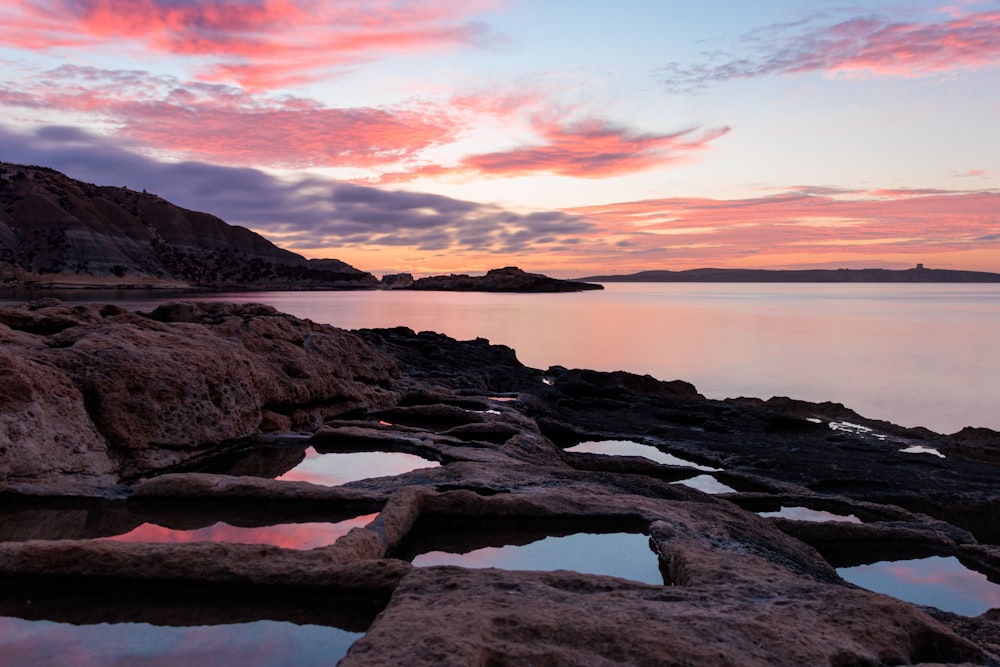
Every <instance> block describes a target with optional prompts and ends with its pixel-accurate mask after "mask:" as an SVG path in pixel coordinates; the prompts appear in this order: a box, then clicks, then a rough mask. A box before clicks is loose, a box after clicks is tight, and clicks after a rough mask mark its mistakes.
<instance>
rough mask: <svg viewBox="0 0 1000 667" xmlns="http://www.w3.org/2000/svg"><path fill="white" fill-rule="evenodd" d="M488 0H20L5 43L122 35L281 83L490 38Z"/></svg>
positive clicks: (113, 39) (209, 69)
mask: <svg viewBox="0 0 1000 667" xmlns="http://www.w3.org/2000/svg"><path fill="white" fill-rule="evenodd" d="M483 6H484V3H483V2H466V3H448V2H443V1H432V2H420V3H410V2H401V1H399V0H371V1H370V2H365V3H317V2H310V1H309V0H250V1H246V0H244V1H240V0H219V1H216V2H176V1H172V0H115V1H114V2H112V1H111V0H14V2H13V3H12V4H11V5H9V6H8V7H7V8H6V9H5V10H3V11H4V12H5V14H6V16H4V20H5V22H7V23H8V25H15V26H17V28H16V29H13V30H9V31H8V34H7V35H6V40H5V41H6V43H5V46H8V47H13V48H25V49H32V50H44V49H53V48H56V49H58V48H64V47H77V48H79V47H81V46H88V45H89V46H93V45H108V46H112V47H115V48H118V49H120V48H121V47H122V45H123V44H122V42H123V40H126V41H127V43H128V44H129V45H131V46H133V47H138V48H140V49H145V50H148V51H150V52H152V53H167V54H174V55H181V56H203V57H208V58H209V61H208V62H207V63H205V62H203V61H201V62H199V66H200V67H201V66H203V67H204V68H205V69H203V70H202V71H201V76H202V78H203V79H204V80H211V81H220V80H227V81H237V82H239V83H240V84H241V85H243V86H245V87H247V88H256V89H259V88H268V87H272V86H280V85H283V84H285V83H287V82H289V81H295V80H302V79H305V78H310V77H313V76H316V75H317V74H318V73H319V72H320V71H322V70H325V69H328V68H330V67H337V66H341V65H343V64H345V63H352V62H356V61H358V60H360V59H364V58H370V57H374V56H377V55H380V54H385V53H391V52H397V53H413V52H415V51H425V50H432V49H440V48H453V47H456V46H461V45H466V44H471V43H477V42H480V41H488V40H490V39H491V38H490V37H489V36H488V35H487V34H486V33H485V31H484V29H483V28H482V27H481V26H479V25H478V24H476V23H473V22H471V21H470V20H469V17H470V16H471V15H472V13H473V12H475V11H478V10H480V9H482V8H483Z"/></svg>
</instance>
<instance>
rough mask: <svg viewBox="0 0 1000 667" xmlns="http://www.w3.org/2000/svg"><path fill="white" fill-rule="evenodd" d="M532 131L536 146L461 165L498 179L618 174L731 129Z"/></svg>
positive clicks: (581, 126)
mask: <svg viewBox="0 0 1000 667" xmlns="http://www.w3.org/2000/svg"><path fill="white" fill-rule="evenodd" d="M535 131H536V132H537V133H538V135H539V137H540V139H541V143H539V144H538V145H533V146H523V147H518V148H514V149H511V150H506V151H498V152H494V153H486V154H483V155H474V156H471V157H469V158H466V159H465V160H464V161H463V162H462V167H463V168H466V169H472V170H475V171H478V172H480V173H484V174H491V175H502V176H518V175H523V174H529V173H534V172H548V173H553V174H559V175H562V176H577V177H584V178H601V177H607V176H620V175H623V174H630V173H634V172H637V171H641V170H644V169H648V168H650V167H652V166H659V165H663V164H666V163H668V162H672V161H677V160H681V159H683V158H685V157H687V156H689V155H690V154H691V153H694V152H696V151H699V150H701V149H703V148H705V147H706V146H707V145H708V144H709V143H711V142H712V141H713V140H715V139H717V138H719V137H721V136H722V135H724V134H726V133H727V132H729V128H728V127H722V128H715V129H709V130H701V129H697V128H695V129H685V130H681V131H679V132H674V133H670V134H654V133H645V132H637V131H634V130H631V129H629V128H624V127H619V126H615V125H611V124H609V123H606V122H603V121H600V120H587V121H582V122H576V123H571V124H568V125H563V124H560V123H558V122H554V121H552V120H549V119H541V118H539V119H536V122H535Z"/></svg>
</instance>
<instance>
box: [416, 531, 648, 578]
mask: <svg viewBox="0 0 1000 667" xmlns="http://www.w3.org/2000/svg"><path fill="white" fill-rule="evenodd" d="M413 564H414V565H417V566H429V565H459V566H461V567H469V568H485V567H495V568H500V569H504V570H536V571H537V570H542V571H545V570H573V571H575V572H580V573H583V574H602V575H607V576H612V577H620V578H622V579H631V580H633V581H640V582H643V583H647V584H655V585H662V584H663V575H662V574H661V573H660V568H659V558H658V557H657V556H656V554H655V553H653V551H652V550H651V549H650V548H649V537H648V536H646V535H643V534H641V533H573V534H570V535H563V536H559V537H554V536H553V537H545V538H543V539H540V540H535V541H533V542H529V543H527V544H522V545H511V544H509V545H505V546H502V547H483V548H480V549H475V550H473V551H469V552H467V553H451V552H446V551H431V552H428V553H423V554H419V555H417V556H415V557H414V558H413Z"/></svg>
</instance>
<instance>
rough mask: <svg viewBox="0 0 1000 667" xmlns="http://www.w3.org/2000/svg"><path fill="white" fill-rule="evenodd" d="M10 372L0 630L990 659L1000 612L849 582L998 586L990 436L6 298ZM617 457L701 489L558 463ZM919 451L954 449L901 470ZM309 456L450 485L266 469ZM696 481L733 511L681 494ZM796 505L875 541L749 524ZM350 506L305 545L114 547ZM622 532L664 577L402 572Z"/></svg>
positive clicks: (666, 386)
mask: <svg viewBox="0 0 1000 667" xmlns="http://www.w3.org/2000/svg"><path fill="white" fill-rule="evenodd" d="M0 380H2V382H0V492H2V495H3V499H4V505H3V506H2V509H0V614H7V615H13V616H17V617H19V618H40V619H46V620H57V621H58V620H66V621H70V622H74V623H96V622H109V621H111V622H114V621H117V622H122V621H125V620H133V621H140V620H141V621H146V622H153V623H162V624H179V625H184V624H211V623H223V622H235V621H240V622H245V621H247V620H258V619H277V620H286V619H287V620H293V621H294V622H297V623H313V624H320V625H324V624H327V625H335V626H337V627H344V628H350V629H353V630H356V631H363V632H365V634H364V636H363V637H362V638H360V639H359V640H358V641H357V642H356V643H355V644H354V645H353V647H352V648H351V649H350V651H349V652H348V654H347V656H346V658H345V659H344V660H343V661H342V664H343V665H345V666H346V665H351V666H354V665H365V666H370V665H399V664H408V665H500V664H524V665H537V664H546V665H678V666H680V665H701V664H711V665H734V666H735V665H741V666H742V665H761V666H763V665H775V664H780V665H837V666H846V665H871V666H876V665H879V666H880V665H910V664H927V665H930V664H953V665H957V664H974V665H1000V657H998V653H1000V611H998V610H996V609H994V610H992V611H990V612H987V613H984V614H982V615H979V616H975V617H969V616H960V615H958V614H954V613H949V612H946V611H941V610H937V609H934V608H932V607H919V606H916V605H912V604H909V603H906V602H902V601H899V600H895V599H893V598H890V597H886V596H883V595H879V594H876V593H872V592H868V591H865V590H861V589H859V588H857V587H855V586H852V585H850V584H848V583H846V582H844V581H843V580H842V579H841V578H840V577H839V576H838V574H837V571H836V570H835V566H840V565H843V564H847V563H849V564H855V563H870V562H874V561H876V560H882V559H884V558H898V557H901V556H903V555H906V554H910V555H912V554H922V555H939V556H955V557H957V558H959V559H960V560H961V561H962V562H963V563H965V564H966V565H967V566H969V567H972V568H974V569H976V570H978V571H980V572H982V573H985V574H986V575H987V576H989V577H990V578H991V579H992V580H994V581H998V580H1000V546H998V545H1000V535H998V530H997V525H1000V520H998V515H1000V495H998V490H997V484H996V481H995V480H996V472H997V468H996V467H995V462H996V460H997V458H996V452H997V451H998V447H1000V437H998V434H996V433H994V432H992V431H987V430H985V429H975V430H966V431H963V432H961V433H959V434H956V435H955V436H942V435H938V434H934V433H931V432H929V431H926V430H924V429H904V428H901V427H896V426H893V425H891V424H888V423H885V422H878V421H873V420H869V419H865V418H863V417H861V416H859V415H857V414H855V413H853V412H851V411H850V410H849V409H847V408H845V407H844V406H841V405H837V404H812V403H805V402H801V401H795V400H792V399H782V398H779V399H771V400H769V401H760V400H756V399H738V400H727V401H714V400H708V399H705V398H704V397H702V396H701V395H699V394H698V393H697V391H696V389H695V388H694V387H692V386H691V385H690V384H688V383H685V382H681V381H669V382H666V381H660V380H657V379H654V378H652V377H649V376H638V375H633V374H629V373H623V372H617V373H599V372H595V371H587V370H577V369H566V368H559V367H555V368H550V369H547V370H545V371H541V370H537V369H531V368H527V367H525V366H523V365H522V364H520V363H519V362H518V361H517V359H516V357H515V355H514V352H513V351H512V350H510V349H509V348H505V347H502V346H495V345H490V344H489V343H488V342H487V341H485V340H482V339H477V340H473V341H464V342H460V341H455V340H452V339H450V338H447V337H445V336H441V335H439V334H432V333H428V332H424V333H420V334H417V333H414V332H413V331H410V330H408V329H404V328H398V329H383V330H364V331H357V332H346V331H341V330H338V329H335V328H333V327H329V326H323V325H318V324H315V323H312V322H309V321H305V320H299V319H296V318H293V317H290V316H287V315H282V314H280V313H276V312H275V311H274V310H273V309H270V308H267V307H264V306H257V305H243V306H237V305H233V304H193V303H177V304H170V305H165V306H162V307H160V308H158V309H156V310H155V311H154V312H152V313H149V314H138V313H130V312H126V311H123V310H121V309H119V308H116V307H113V306H96V305H95V306H81V307H76V308H69V307H67V306H65V305H62V304H59V303H58V302H39V303H34V304H31V305H27V306H22V307H16V308H3V309H0ZM604 439H628V440H632V441H636V442H640V443H643V444H646V445H648V446H650V447H653V448H656V449H658V450H660V451H661V452H662V453H670V454H673V455H675V456H678V457H682V458H684V459H687V460H689V461H694V462H697V463H699V464H701V465H702V469H696V468H692V467H688V466H682V465H667V464H658V463H654V462H653V461H651V460H649V459H646V458H643V457H638V456H624V457H617V456H606V455H599V454H587V453H579V452H570V451H565V449H566V448H568V447H569V446H570V445H574V444H576V443H578V442H581V441H585V440H604ZM915 445H919V446H921V447H927V448H935V449H937V450H938V451H940V452H944V453H945V454H946V458H944V459H941V458H939V457H937V456H932V455H928V454H908V453H904V452H902V451H901V450H902V449H905V448H909V447H912V446H915ZM307 448H312V449H313V450H315V452H321V454H319V456H323V455H324V454H322V452H330V453H340V452H358V451H382V452H404V453H408V454H416V455H418V456H420V457H423V458H424V459H428V460H430V461H437V462H439V463H441V464H442V465H440V466H436V467H426V468H420V469H416V470H413V471H411V472H408V473H405V474H402V475H396V476H389V477H372V478H368V479H362V480H358V481H353V482H350V483H347V484H343V485H341V486H324V485H320V484H316V483H310V482H304V481H284V480H278V479H275V478H276V477H278V476H280V475H282V473H284V472H285V471H287V470H289V469H290V468H291V467H293V466H295V465H296V464H297V463H298V462H299V461H301V460H302V459H303V457H304V456H305V451H306V449H307ZM234 449H239V450H240V451H239V452H235V451H234ZM706 468H710V469H711V474H712V475H713V476H714V477H715V478H716V479H717V480H718V481H720V482H723V483H725V484H726V485H728V486H729V487H731V488H732V489H734V491H732V492H728V493H724V494H718V495H707V494H705V493H702V492H700V491H698V490H695V489H693V488H690V487H688V486H685V485H683V484H678V483H676V482H680V481H686V480H689V479H691V478H693V477H695V476H697V475H701V474H704V473H705V470H704V469H706ZM780 506H804V507H809V508H811V509H815V510H827V511H831V512H838V513H841V514H852V515H854V516H855V517H858V518H859V519H860V520H861V521H863V523H841V522H829V523H809V522H803V521H795V520H790V519H784V518H773V519H772V518H766V519H765V518H762V517H760V516H758V515H757V514H756V513H755V512H757V511H762V510H775V509H777V508H778V507H780ZM359 516H360V517H363V518H364V522H367V523H366V524H365V525H363V524H358V526H357V527H353V528H351V529H350V531H349V532H347V533H346V534H344V535H343V536H342V537H340V538H339V539H337V540H336V541H335V543H333V544H330V545H328V546H324V547H320V548H316V549H303V550H299V549H295V548H287V547H286V548H282V547H279V546H271V545H247V544H233V543H229V542H215V543H213V542H197V543H191V544H157V543H143V542H138V543H127V542H126V543H122V542H117V541H113V540H108V539H97V538H115V536H120V535H122V534H123V533H124V532H126V531H130V530H132V529H133V528H134V527H137V526H141V525H143V524H147V523H152V524H154V525H161V526H176V527H185V528H189V529H190V528H200V527H206V526H212V525H214V524H216V523H217V522H223V521H224V522H226V523H229V524H230V525H233V526H237V525H238V526H266V525H272V524H275V523H287V522H295V523H300V522H306V521H340V520H342V519H344V518H351V517H359ZM619 531H621V532H632V533H635V532H641V533H644V534H645V535H647V536H648V538H649V553H648V554H647V555H648V556H649V557H650V558H651V559H656V562H657V563H658V565H659V570H660V572H661V573H662V576H663V585H650V584H643V583H639V582H634V581H628V580H625V579H620V578H615V577H609V576H599V575H589V574H581V573H577V572H572V571H567V570H555V571H548V572H525V571H516V570H503V569H481V570H480V569H466V568H460V567H453V566H436V567H415V566H414V565H413V564H411V563H410V562H408V561H410V560H412V559H413V558H414V556H416V555H417V554H421V553H426V552H428V551H433V550H447V551H453V552H469V551H472V550H475V549H479V548H482V547H496V546H502V545H505V544H525V543H528V542H531V541H533V540H537V539H541V538H542V537H546V536H557V535H569V534H572V533H577V532H619ZM206 591H210V593H211V594H210V595H209V596H208V597H207V598H206ZM28 600H30V603H29V602H27V601H28ZM206 600H209V601H210V603H209V602H206Z"/></svg>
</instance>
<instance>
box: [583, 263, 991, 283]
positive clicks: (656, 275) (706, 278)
mask: <svg viewBox="0 0 1000 667" xmlns="http://www.w3.org/2000/svg"><path fill="white" fill-rule="evenodd" d="M577 280H584V281H588V282H597V283H1000V273H987V272H985V271H954V270H951V269H925V268H924V267H923V265H922V264H918V265H917V266H916V267H915V268H912V269H904V270H890V269H833V270H829V269H800V270H786V271H783V270H769V269H690V270H688V271H640V272H639V273H632V274H629V275H619V276H615V275H610V276H587V277H585V278H577Z"/></svg>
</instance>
